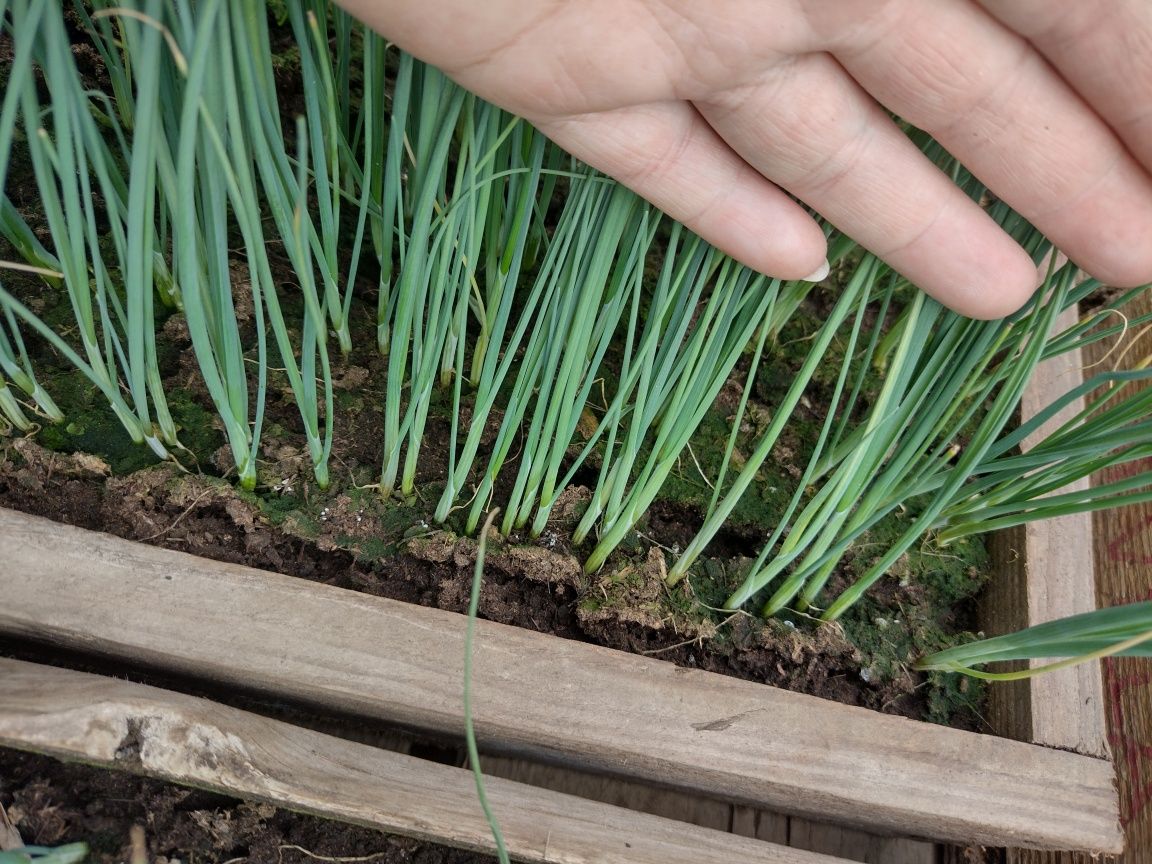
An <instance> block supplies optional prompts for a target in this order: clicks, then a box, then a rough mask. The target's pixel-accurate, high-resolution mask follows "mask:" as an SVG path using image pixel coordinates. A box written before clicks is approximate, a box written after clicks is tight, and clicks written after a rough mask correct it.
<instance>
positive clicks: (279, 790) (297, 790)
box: [0, 659, 837, 864]
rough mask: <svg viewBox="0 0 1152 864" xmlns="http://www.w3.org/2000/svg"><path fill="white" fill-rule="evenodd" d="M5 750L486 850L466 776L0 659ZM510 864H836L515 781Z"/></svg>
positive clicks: (165, 694)
mask: <svg viewBox="0 0 1152 864" xmlns="http://www.w3.org/2000/svg"><path fill="white" fill-rule="evenodd" d="M0 705H3V710H0V745H3V746H6V747H16V748H18V749H22V750H32V751H35V752H39V753H47V754H49V755H52V756H57V757H62V758H67V759H80V760H83V761H85V762H94V763H97V764H100V765H107V766H110V767H114V768H120V769H124V770H129V771H132V772H134V773H139V774H146V775H148V776H151V777H158V778H161V779H164V780H168V781H171V782H174V783H180V784H183V785H191V786H197V787H200V788H207V789H212V790H214V791H217V792H223V793H227V794H230V795H236V796H239V797H243V798H247V799H250V800H257V801H267V802H271V803H274V804H277V805H279V806H286V807H289V808H291V809H295V810H301V811H304V812H306V813H311V814H314V815H317V816H325V817H328V818H336V819H340V820H343V821H345V822H352V823H356V824H359V825H366V826H368V827H372V828H378V829H381V830H384V831H388V832H391V833H397V834H405V835H407V836H410V837H417V838H419V839H422V840H429V841H433V842H437V843H445V844H448V845H451V846H456V847H459V848H464V849H472V850H476V851H482V852H492V851H494V848H495V847H494V844H493V841H492V835H491V832H490V831H489V828H488V824H487V822H485V820H484V816H483V813H482V812H481V810H480V805H479V803H478V802H477V799H476V790H475V787H474V785H473V781H472V775H471V772H469V771H466V770H464V769H461V768H453V767H450V766H447V765H439V764H436V763H434V762H426V761H424V760H421V759H414V758H412V757H411V756H405V755H402V754H398V753H390V752H388V751H385V750H377V749H375V748H373V747H369V746H367V745H364V744H357V743H354V742H351V741H345V740H343V739H340V738H333V737H331V736H328V735H324V734H322V733H319V732H313V731H311V730H306V729H301V728H299V727H297V726H292V725H290V724H288V723H283V722H281V721H279V720H270V719H268V718H265V717H260V716H258V715H255V714H250V713H248V712H245V711H240V710H238V709H236V708H229V707H226V706H223V705H218V704H216V703H213V702H209V701H207V700H205V699H197V698H194V697H191V696H185V695H182V694H178V693H172V692H169V691H166V690H159V689H156V688H154V687H146V686H144V685H140V684H130V683H128V682H125V681H120V680H117V679H112V678H104V677H102V676H98V675H90V674H87V673H83V672H70V671H65V670H61V669H54V668H51V667H47V666H40V665H36V664H32V663H24V662H21V661H17V660H8V659H0ZM487 791H488V797H489V801H490V803H491V806H492V808H493V811H494V812H495V813H497V814H498V818H499V820H500V823H501V828H502V830H503V833H504V837H505V841H506V843H507V845H508V849H509V852H510V854H511V855H512V856H513V857H514V858H516V859H518V860H521V861H537V862H563V864H624V862H628V864H731V862H733V861H758V862H765V864H837V859H834V858H830V857H827V856H824V855H816V854H813V853H809V852H803V851H800V850H795V849H788V848H786V847H783V846H777V845H774V844H770V843H765V842H763V841H759V840H752V839H748V838H745V837H739V836H736V835H733V834H728V833H725V832H721V831H713V830H709V829H707V828H699V827H696V826H693V825H684V824H681V823H674V822H670V821H669V820H667V819H661V818H659V817H656V816H648V815H645V814H640V813H634V812H632V811H630V810H624V809H621V808H619V807H612V806H609V805H606V804H598V803H595V802H591V801H585V800H584V799H581V798H575V797H573V796H571V795H562V794H559V793H556V792H548V791H544V790H541V789H535V788H532V787H530V786H524V785H522V784H519V783H512V782H509V781H506V780H500V779H498V778H492V779H490V780H489V781H488V782H487Z"/></svg>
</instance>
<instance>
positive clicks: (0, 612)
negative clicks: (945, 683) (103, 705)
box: [0, 511, 1119, 850]
mask: <svg viewBox="0 0 1152 864" xmlns="http://www.w3.org/2000/svg"><path fill="white" fill-rule="evenodd" d="M0 561H3V562H4V563H3V567H4V571H3V575H2V583H0V590H2V591H3V599H4V602H3V603H2V604H0V632H3V633H6V634H9V635H15V636H19V637H23V638H28V639H37V640H42V641H47V642H52V643H56V644H61V645H66V646H69V647H72V648H82V649H84V650H86V651H90V652H95V653H103V654H105V655H112V656H116V657H120V658H126V659H130V660H132V661H135V662H142V663H147V664H151V665H154V666H157V667H163V668H165V669H167V670H171V671H175V672H181V673H187V674H194V675H197V676H200V677H206V678H209V679H212V680H215V681H218V682H224V683H227V684H231V685H235V686H240V687H245V688H249V689H254V690H258V691H264V692H275V693H277V694H280V695H282V696H287V697H290V698H294V699H296V700H300V701H303V702H307V703H312V704H319V705H324V706H327V707H330V708H334V709H337V710H341V711H348V712H351V713H356V714H360V715H364V716H370V717H376V718H380V719H384V720H388V721H392V722H396V723H400V724H406V725H410V726H415V727H420V728H425V729H433V730H440V731H442V732H447V733H452V734H458V733H459V732H460V730H461V716H462V711H461V676H462V656H463V633H464V627H463V620H464V619H463V618H462V617H461V616H459V615H455V614H453V613H449V612H443V611H440V610H435V609H424V608H418V607H413V606H410V605H407V604H403V603H397V602H393V601H389V600H384V599H381V598H375V597H370V596H366V595H362V594H357V593H355V592H350V591H344V590H341V589H337V588H331V587H328V586H324V585H318V584H314V583H308V582H305V581H303V580H300V579H294V578H291V577H286V576H279V575H276V574H271V573H265V572H261V571H257V570H253V569H251V568H246V567H240V566H235V565H228V564H221V563H215V562H208V561H204V560H201V559H197V558H194V557H192V556H188V555H184V554H182V553H178V552H172V551H169V550H164V549H157V548H154V547H149V546H143V545H140V544H135V543H129V542H127V541H123V540H118V539H116V538H112V537H108V536H105V535H102V534H96V533H93V532H87V531H82V530H80V529H76V528H70V527H67V526H61V525H58V524H55V523H52V522H48V521H46V520H42V519H36V518H32V517H28V516H25V515H23V514H17V513H13V512H10V511H0ZM174 609H179V615H178V616H177V615H172V614H171V612H172V610H174ZM477 633H478V642H477V647H476V657H477V662H476V677H475V692H476V694H477V701H478V705H477V712H478V732H479V735H480V737H481V739H482V741H483V742H484V743H486V744H487V746H488V747H489V749H495V748H497V747H501V748H505V749H506V750H507V751H509V752H512V753H520V754H523V755H526V756H528V757H529V758H534V759H543V760H545V761H549V760H550V761H555V762H566V763H569V764H574V765H577V766H583V767H587V768H590V769H592V770H594V771H602V772H606V773H610V774H617V775H626V776H633V777H636V778H640V779H644V780H647V781H651V782H657V783H662V784H665V785H670V786H677V787H681V788H689V789H696V790H699V791H701V792H704V793H705V794H709V795H712V796H715V797H719V798H725V799H727V800H732V801H736V802H740V803H748V804H757V805H760V806H764V807H767V808H768V809H773V810H781V811H785V812H789V813H792V814H798V815H808V816H814V817H817V818H820V819H823V820H829V821H834V822H837V823H844V824H849V825H857V826H860V827H865V828H867V829H869V830H873V831H882V832H889V833H893V834H900V835H908V834H911V835H914V836H922V837H932V838H942V839H949V840H957V841H960V842H974V843H984V844H987V845H1004V846H1007V845H1021V846H1032V847H1036V848H1055V849H1061V848H1082V849H1093V850H1114V849H1115V848H1117V846H1118V843H1119V831H1118V827H1117V824H1116V808H1117V803H1116V798H1115V792H1114V790H1113V788H1112V771H1111V766H1110V765H1109V764H1108V763H1107V762H1104V761H1101V760H1097V759H1092V758H1088V757H1085V756H1078V755H1075V754H1070V753H1064V752H1059V751H1055V750H1047V749H1044V748H1041V747H1035V746H1031V745H1027V744H1021V743H1018V742H1013V741H1007V740H1003V739H1000V738H995V737H992V736H983V735H976V734H973V733H967V732H961V731H958V730H954V729H948V728H945V727H940V726H933V725H929V724H921V723H916V722H913V721H910V720H907V719H904V718H899V717H891V716H886V715H881V714H876V713H874V712H870V711H866V710H863V709H859V708H852V707H848V706H844V705H839V704H836V703H832V702H826V701H823V700H819V699H815V698H813V697H810V696H805V695H801V694H795V693H790V692H787V691H783V690H778V689H775V688H772V687H767V686H763V685H757V684H754V683H749V682H744V681H738V680H735V679H731V678H727V677H724V676H720V675H714V674H711V673H707V672H701V671H698V670H685V669H680V668H677V667H674V666H672V665H671V664H668V663H665V662H663V661H659V660H654V659H651V658H644V657H637V656H632V655H626V654H622V653H619V652H615V651H610V650H607V649H602V648H598V647H595V646H589V645H585V644H581V643H576V642H569V641H565V640H559V639H556V638H554V637H551V636H544V635H541V634H538V633H532V632H529V631H525V630H520V629H517V628H512V627H505V626H503V625H499V624H494V623H490V622H481V626H480V627H478V630H477Z"/></svg>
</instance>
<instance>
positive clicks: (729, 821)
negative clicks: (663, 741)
mask: <svg viewBox="0 0 1152 864" xmlns="http://www.w3.org/2000/svg"><path fill="white" fill-rule="evenodd" d="M484 771H485V773H488V774H491V775H493V776H495V777H504V778H507V779H509V780H516V781H519V782H521V783H527V784H529V785H531V786H541V787H543V788H545V789H552V790H554V791H556V792H566V793H568V794H570V795H579V796H580V797H581V798H590V799H592V800H593V801H602V802H604V803H605V804H615V805H617V806H620V807H627V808H628V809H630V810H639V811H640V812H641V813H651V814H653V815H656V816H664V817H667V818H669V819H675V820H677V821H679V822H689V823H691V824H693V825H700V826H703V827H705V828H715V829H717V830H719V831H731V832H732V833H733V834H741V835H743V836H745V837H756V838H757V839H760V840H768V841H770V842H772V843H779V844H780V845H783V846H790V847H792V848H795V849H805V850H808V851H810V852H821V853H823V854H825V855H833V856H836V857H838V858H842V859H844V860H845V861H862V862H866V864H867V862H883V864H937V854H936V844H934V843H929V842H926V841H923V840H908V839H905V838H901V837H879V836H876V835H874V834H868V833H866V832H864V831H859V830H856V829H852V828H844V827H841V826H839V825H829V824H826V823H820V822H813V821H811V820H808V819H802V818H801V817H799V816H785V815H783V814H780V813H772V812H770V811H767V810H758V809H756V808H753V807H747V806H744V805H740V804H730V803H728V802H725V801H718V800H716V799H714V798H705V797H703V796H701V795H698V794H692V793H689V792H683V791H679V790H676V789H663V788H659V787H655V786H651V785H648V784H644V783H637V782H635V781H631V780H621V779H619V778H616V777H604V776H602V775H599V774H591V773H588V772H585V771H575V770H573V769H571V768H561V767H557V766H552V765H540V764H538V763H535V762H528V761H525V760H523V759H508V758H502V757H496V758H493V757H486V758H485V759H484Z"/></svg>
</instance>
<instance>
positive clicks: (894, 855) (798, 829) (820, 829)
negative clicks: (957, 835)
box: [788, 817, 936, 864]
mask: <svg viewBox="0 0 1152 864" xmlns="http://www.w3.org/2000/svg"><path fill="white" fill-rule="evenodd" d="M788 846H789V847H790V848H792V849H806V850H808V851H809V852H819V853H820V854H822V855H832V856H834V857H836V858H841V859H846V860H849V861H862V862H865V864H906V862H913V861H915V862H925V864H935V861H936V849H935V846H934V845H933V844H930V843H924V842H922V841H919V840H907V839H904V838H902V837H877V836H876V835H874V834H868V833H866V832H864V831H857V830H855V829H853V828H843V827H841V826H838V825H827V824H824V823H819V822H812V821H809V820H807V819H800V818H798V817H792V818H791V819H790V820H789V822H788Z"/></svg>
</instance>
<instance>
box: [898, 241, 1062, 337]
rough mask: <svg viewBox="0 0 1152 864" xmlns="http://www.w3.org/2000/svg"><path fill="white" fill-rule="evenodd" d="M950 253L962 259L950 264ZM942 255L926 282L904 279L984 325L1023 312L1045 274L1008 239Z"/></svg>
mask: <svg viewBox="0 0 1152 864" xmlns="http://www.w3.org/2000/svg"><path fill="white" fill-rule="evenodd" d="M997 230H998V229H997ZM950 251H951V252H953V253H959V254H956V256H955V258H953V260H952V261H950V262H946V261H944V260H943V259H944V258H945V257H946V256H948V253H949V252H950ZM973 252H975V254H973ZM938 253H939V259H938V261H937V262H936V263H935V264H934V265H933V266H932V267H931V268H930V269H929V270H928V271H927V272H926V273H925V274H924V276H923V278H922V279H920V280H917V279H916V278H915V277H914V276H913V274H911V273H905V275H906V276H909V278H911V280H912V282H913V283H914V284H917V285H919V286H920V287H921V288H922V289H923V290H924V291H925V292H926V293H927V294H929V295H930V296H932V297H935V298H936V299H937V300H939V301H940V302H941V303H943V304H944V305H945V306H947V307H948V308H949V309H952V310H953V311H954V312H957V313H959V314H961V315H964V316H965V317H967V318H974V319H977V320H980V321H995V320H998V319H1000V318H1006V317H1008V316H1009V315H1012V314H1013V313H1015V312H1017V311H1019V310H1020V308H1021V307H1023V306H1024V304H1025V303H1027V302H1028V300H1029V299H1030V298H1031V297H1032V295H1033V294H1035V293H1036V290H1037V288H1039V287H1040V284H1041V283H1042V282H1043V280H1044V276H1045V273H1046V272H1047V271H1046V270H1044V271H1043V272H1042V271H1041V270H1040V269H1038V268H1037V267H1036V264H1035V263H1034V262H1033V261H1032V259H1031V257H1030V256H1029V255H1028V253H1027V252H1025V251H1024V250H1023V249H1022V248H1021V247H1020V246H1019V245H1017V244H1016V242H1015V241H1013V240H1012V239H1011V238H1010V237H1008V235H1006V234H1001V235H999V236H998V237H989V238H986V242H984V243H981V244H977V246H976V249H972V248H968V249H965V250H961V249H957V248H955V247H954V248H953V249H952V250H948V249H946V248H940V249H938ZM965 253H967V254H965Z"/></svg>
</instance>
